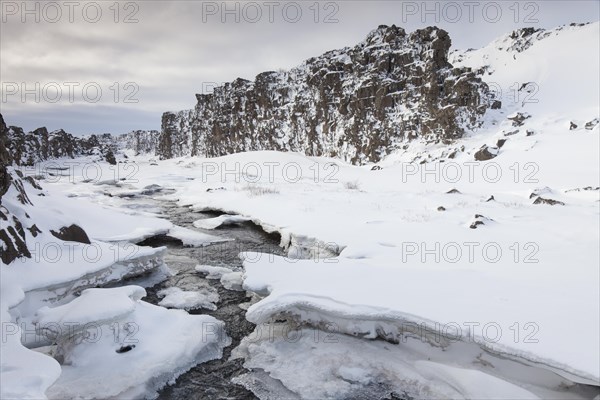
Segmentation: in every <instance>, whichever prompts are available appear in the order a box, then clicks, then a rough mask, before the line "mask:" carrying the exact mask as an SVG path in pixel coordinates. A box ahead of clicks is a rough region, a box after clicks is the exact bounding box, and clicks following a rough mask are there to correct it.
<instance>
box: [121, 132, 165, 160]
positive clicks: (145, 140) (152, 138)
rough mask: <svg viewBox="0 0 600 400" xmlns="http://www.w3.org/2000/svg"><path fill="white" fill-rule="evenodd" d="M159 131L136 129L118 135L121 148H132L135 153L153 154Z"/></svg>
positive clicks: (156, 145)
mask: <svg viewBox="0 0 600 400" xmlns="http://www.w3.org/2000/svg"><path fill="white" fill-rule="evenodd" d="M159 136H160V132H159V131H156V130H151V131H143V130H136V131H131V132H129V133H126V134H124V135H121V136H119V144H120V145H121V147H122V148H125V149H132V150H133V151H135V154H136V155H140V154H155V153H156V148H157V147H158V138H159Z"/></svg>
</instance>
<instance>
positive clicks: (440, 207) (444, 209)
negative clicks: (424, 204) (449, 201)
mask: <svg viewBox="0 0 600 400" xmlns="http://www.w3.org/2000/svg"><path fill="white" fill-rule="evenodd" d="M437 210H438V211H446V208H445V207H444V206H439V207H438V208H437Z"/></svg>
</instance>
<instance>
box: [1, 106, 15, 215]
mask: <svg viewBox="0 0 600 400" xmlns="http://www.w3.org/2000/svg"><path fill="white" fill-rule="evenodd" d="M7 144H8V127H7V126H6V124H5V123H4V118H2V114H0V205H1V204H2V196H4V193H6V192H7V190H8V188H9V187H10V181H11V178H10V174H9V173H8V171H7V169H6V167H7V166H9V165H11V164H12V162H13V160H12V156H11V155H10V153H9V152H8V150H7V148H6V146H7Z"/></svg>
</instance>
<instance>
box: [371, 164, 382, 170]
mask: <svg viewBox="0 0 600 400" xmlns="http://www.w3.org/2000/svg"><path fill="white" fill-rule="evenodd" d="M381 169H383V168H381V167H380V166H379V165H373V166H372V167H371V171H379V170H381Z"/></svg>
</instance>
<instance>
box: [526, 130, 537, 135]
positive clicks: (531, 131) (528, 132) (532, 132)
mask: <svg viewBox="0 0 600 400" xmlns="http://www.w3.org/2000/svg"><path fill="white" fill-rule="evenodd" d="M525 134H526V135H525V136H533V135H535V131H534V130H532V129H527V130H526V131H525Z"/></svg>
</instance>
